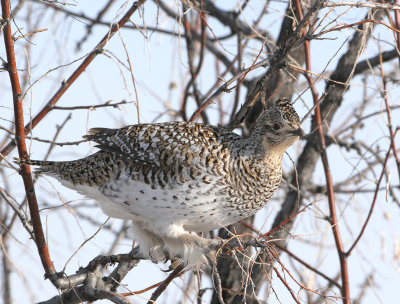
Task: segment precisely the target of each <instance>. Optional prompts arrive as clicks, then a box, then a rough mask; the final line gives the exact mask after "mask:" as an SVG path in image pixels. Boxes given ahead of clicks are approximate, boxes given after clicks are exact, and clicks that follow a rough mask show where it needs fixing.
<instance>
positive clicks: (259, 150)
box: [235, 136, 285, 166]
mask: <svg viewBox="0 0 400 304" xmlns="http://www.w3.org/2000/svg"><path fill="white" fill-rule="evenodd" d="M235 144H236V148H237V149H236V151H237V154H238V156H239V157H245V158H247V157H249V158H254V159H256V160H258V161H260V162H264V163H267V164H270V165H274V166H280V165H281V163H282V157H283V154H284V153H285V149H280V148H279V147H274V146H271V145H268V144H267V143H266V141H265V140H264V139H263V138H260V137H255V136H249V137H247V138H241V139H240V140H239V141H238V142H236V143H235Z"/></svg>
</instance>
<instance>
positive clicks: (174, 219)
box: [29, 100, 302, 264]
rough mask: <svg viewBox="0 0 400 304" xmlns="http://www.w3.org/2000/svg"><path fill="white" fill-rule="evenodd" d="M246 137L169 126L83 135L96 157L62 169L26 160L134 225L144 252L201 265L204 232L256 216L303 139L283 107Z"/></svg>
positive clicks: (293, 118) (200, 127) (94, 131)
mask: <svg viewBox="0 0 400 304" xmlns="http://www.w3.org/2000/svg"><path fill="white" fill-rule="evenodd" d="M271 104H272V105H271V106H270V107H269V109H268V110H267V111H265V112H264V113H263V114H262V115H261V117H260V118H259V119H258V121H257V122H256V124H255V127H254V129H253V130H252V132H251V134H250V135H249V136H248V137H242V136H239V135H237V134H235V133H232V132H228V131H226V130H225V129H224V128H221V127H213V126H209V125H203V124H196V123H189V122H169V123H158V124H140V125H133V126H127V127H125V128H121V129H103V128H95V129H92V130H90V133H89V134H88V135H87V136H85V137H86V138H87V139H90V140H92V141H94V142H96V143H97V147H98V148H99V149H100V150H99V151H98V152H97V153H95V154H93V155H91V156H88V157H86V158H83V159H79V160H74V161H65V162H48V161H46V162H45V161H43V162H42V161H29V163H30V164H32V165H39V166H40V168H39V169H38V171H39V172H43V173H46V174H50V175H52V176H54V177H56V178H57V179H58V180H60V181H61V183H63V184H64V185H65V186H67V187H69V188H71V189H75V190H77V191H78V192H80V193H81V194H83V195H85V196H87V197H89V198H93V199H96V200H97V201H98V202H99V203H100V205H101V207H102V209H103V211H104V212H105V213H106V214H108V215H109V216H111V217H116V218H121V219H129V220H133V223H134V224H133V226H134V228H135V236H136V237H137V239H138V241H139V244H140V247H141V249H142V252H143V253H144V254H148V255H149V256H150V257H151V258H152V259H154V260H161V259H164V258H165V257H166V256H169V255H174V256H180V257H182V258H183V259H184V260H185V262H186V263H190V264H200V263H203V262H206V260H207V258H209V257H208V256H206V255H204V254H205V251H207V247H209V246H210V245H211V244H212V243H213V242H214V241H211V240H208V239H205V238H201V237H199V236H197V235H196V234H188V233H187V232H188V231H195V232H201V231H209V230H212V229H215V228H220V227H224V226H226V225H229V224H232V223H234V222H236V221H238V220H240V219H243V218H245V217H248V216H250V215H252V214H254V213H256V212H257V211H258V210H259V209H261V208H262V207H263V206H265V204H266V203H267V202H268V200H269V199H270V197H271V196H272V194H273V193H274V191H275V190H276V189H277V187H278V186H279V183H280V181H281V174H282V173H281V162H282V156H283V154H284V152H285V150H286V149H287V148H288V147H289V146H290V145H292V144H293V143H294V142H295V141H296V140H297V139H298V138H299V136H301V134H302V130H301V128H300V121H299V117H298V115H297V114H296V112H295V110H294V109H293V107H292V105H291V104H290V103H289V102H288V101H286V100H277V101H275V102H271Z"/></svg>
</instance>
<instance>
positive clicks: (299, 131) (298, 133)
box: [292, 128, 305, 138]
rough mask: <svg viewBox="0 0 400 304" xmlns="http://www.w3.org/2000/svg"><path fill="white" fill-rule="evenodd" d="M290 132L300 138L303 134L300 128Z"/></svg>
mask: <svg viewBox="0 0 400 304" xmlns="http://www.w3.org/2000/svg"><path fill="white" fill-rule="evenodd" d="M292 134H294V135H297V136H299V137H300V138H302V137H303V136H304V135H305V133H304V131H303V129H302V128H298V129H297V130H294V131H292Z"/></svg>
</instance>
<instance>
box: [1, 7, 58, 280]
mask: <svg viewBox="0 0 400 304" xmlns="http://www.w3.org/2000/svg"><path fill="white" fill-rule="evenodd" d="M1 11H2V17H3V21H4V22H5V25H4V28H3V34H4V45H5V48H6V53H7V70H8V73H9V76H10V82H11V87H12V93H13V103H14V119H15V142H16V145H17V147H18V155H19V157H20V158H23V159H27V158H28V152H27V149H26V144H25V131H24V117H23V109H22V91H21V86H20V83H19V78H18V70H17V63H16V61H15V50H14V40H13V35H12V33H11V17H10V2H9V1H8V0H1ZM12 144H13V146H15V144H14V141H13V142H12ZM20 174H21V176H22V179H23V182H24V187H25V192H26V196H27V200H28V204H29V211H30V215H31V221H32V226H33V232H34V235H35V242H36V246H37V248H38V251H39V256H40V260H41V261H42V265H43V268H44V270H45V273H46V275H47V276H50V275H53V274H54V273H55V272H56V271H55V268H54V265H53V263H52V261H51V259H50V255H49V250H48V247H47V244H46V240H45V238H44V234H43V229H42V223H41V221H40V215H39V209H38V204H37V200H36V195H35V189H34V187H33V181H32V174H31V169H30V167H29V166H25V165H23V166H21V170H20Z"/></svg>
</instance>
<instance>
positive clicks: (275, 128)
mask: <svg viewBox="0 0 400 304" xmlns="http://www.w3.org/2000/svg"><path fill="white" fill-rule="evenodd" d="M280 128H281V125H280V124H279V123H277V122H275V123H274V124H273V125H272V129H274V130H275V131H278V130H280Z"/></svg>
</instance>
